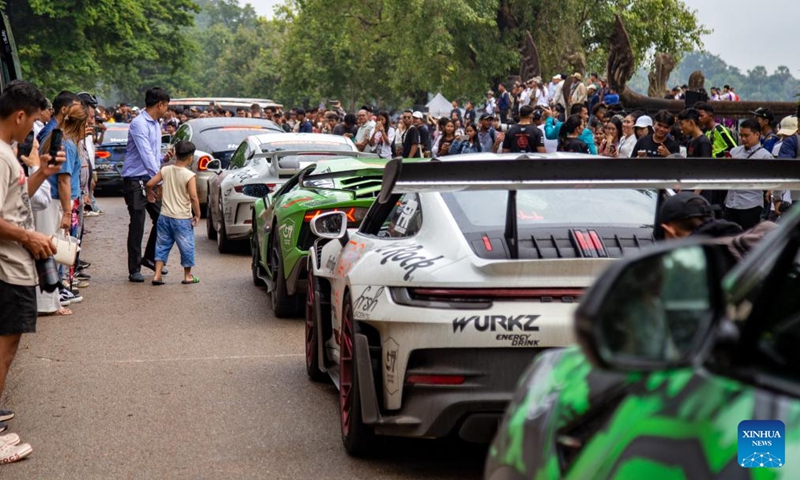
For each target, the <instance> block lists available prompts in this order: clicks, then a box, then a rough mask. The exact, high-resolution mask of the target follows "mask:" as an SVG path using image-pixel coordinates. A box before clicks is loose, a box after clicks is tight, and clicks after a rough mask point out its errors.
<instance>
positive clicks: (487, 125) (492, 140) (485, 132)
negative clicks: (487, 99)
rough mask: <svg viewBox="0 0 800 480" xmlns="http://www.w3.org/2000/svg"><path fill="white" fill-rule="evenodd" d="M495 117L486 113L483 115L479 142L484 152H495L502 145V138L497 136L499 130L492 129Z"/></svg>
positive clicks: (479, 129) (479, 130)
mask: <svg viewBox="0 0 800 480" xmlns="http://www.w3.org/2000/svg"><path fill="white" fill-rule="evenodd" d="M493 121H494V115H491V114H488V113H484V114H483V115H481V120H480V122H481V123H480V127H479V128H478V141H479V142H480V143H481V151H482V152H494V151H495V148H496V147H497V146H498V145H499V144H500V142H501V141H502V138H500V135H498V134H497V130H495V129H494V127H492V122H493Z"/></svg>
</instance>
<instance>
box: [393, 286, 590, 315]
mask: <svg viewBox="0 0 800 480" xmlns="http://www.w3.org/2000/svg"><path fill="white" fill-rule="evenodd" d="M389 292H390V294H391V296H392V300H393V301H394V302H395V303H396V304H398V305H405V306H408V307H422V308H443V309H455V310H481V309H488V308H491V307H492V305H493V303H494V301H495V300H533V301H539V302H541V303H556V302H558V303H573V302H576V301H577V300H578V298H580V296H581V295H583V289H582V288H405V287H390V288H389Z"/></svg>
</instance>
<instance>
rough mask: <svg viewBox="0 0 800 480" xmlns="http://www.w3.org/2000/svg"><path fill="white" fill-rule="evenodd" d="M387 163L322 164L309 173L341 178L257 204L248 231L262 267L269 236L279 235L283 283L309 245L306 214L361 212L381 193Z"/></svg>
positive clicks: (348, 160) (365, 160) (283, 192)
mask: <svg viewBox="0 0 800 480" xmlns="http://www.w3.org/2000/svg"><path fill="white" fill-rule="evenodd" d="M387 162H388V161H387V160H384V159H380V158H358V159H356V158H340V159H331V160H322V161H319V162H317V163H316V164H315V165H316V166H315V167H314V168H313V174H320V173H337V172H341V173H343V175H342V176H341V177H334V178H331V179H329V180H328V181H327V183H326V184H325V185H324V186H315V187H311V186H299V185H298V186H297V187H294V188H289V189H284V188H280V189H278V191H276V192H275V193H273V194H271V195H270V196H269V197H267V198H266V199H264V198H260V199H258V200H256V202H255V205H254V207H253V208H254V210H253V212H254V223H255V224H254V226H253V230H254V234H255V235H257V236H256V240H257V245H258V249H259V264H260V265H261V267H262V268H263V269H264V270H265V271H268V270H269V269H268V265H267V262H268V260H269V249H270V245H271V242H272V235H278V239H277V241H278V244H279V245H280V251H281V255H282V259H283V270H284V271H283V274H284V278H286V279H287V280H288V279H289V277H290V274H291V272H292V271H293V270H294V269H295V268H296V266H297V265H298V262H303V261H305V258H306V256H307V255H308V247H309V246H310V244H309V242H311V241H313V238H311V237H313V235H312V234H310V229H309V225H308V223H309V222H308V221H307V220H306V214H313V212H315V211H317V210H333V209H339V210H341V211H345V212H347V211H349V210H350V209H351V208H357V209H363V210H360V212H361V213H366V210H367V209H369V207H370V206H371V205H372V203H373V202H374V201H375V198H376V196H377V194H378V192H380V188H381V179H382V175H383V169H384V167H385V166H386V163H387ZM309 168H311V167H309ZM311 174H312V173H311V172H308V175H311ZM304 242H305V243H306V244H305V245H303V243H304ZM303 280H304V279H303ZM294 288H295V286H294V285H289V289H290V292H293V291H294Z"/></svg>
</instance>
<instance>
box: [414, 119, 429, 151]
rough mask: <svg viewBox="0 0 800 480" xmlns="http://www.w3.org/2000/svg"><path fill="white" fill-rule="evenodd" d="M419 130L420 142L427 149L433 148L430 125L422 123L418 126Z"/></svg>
mask: <svg viewBox="0 0 800 480" xmlns="http://www.w3.org/2000/svg"><path fill="white" fill-rule="evenodd" d="M417 130H419V143H421V144H422V146H423V148H425V150H430V149H431V132H430V131H429V130H428V126H427V125H424V124H423V125H420V126H419V127H417Z"/></svg>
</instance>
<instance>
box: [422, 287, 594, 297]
mask: <svg viewBox="0 0 800 480" xmlns="http://www.w3.org/2000/svg"><path fill="white" fill-rule="evenodd" d="M409 291H410V292H411V293H412V294H413V295H419V296H424V297H441V298H443V299H447V298H470V297H477V298H546V297H550V298H552V297H573V298H577V297H580V296H581V295H583V289H582V288H409Z"/></svg>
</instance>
